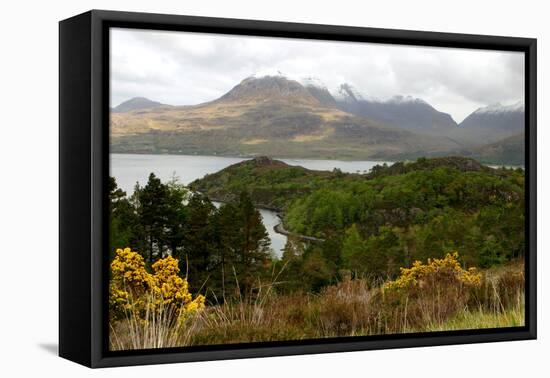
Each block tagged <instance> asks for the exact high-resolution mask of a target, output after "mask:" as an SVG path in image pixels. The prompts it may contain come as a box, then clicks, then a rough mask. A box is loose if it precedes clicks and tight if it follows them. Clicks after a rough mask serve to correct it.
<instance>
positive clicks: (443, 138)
mask: <svg viewBox="0 0 550 378" xmlns="http://www.w3.org/2000/svg"><path fill="white" fill-rule="evenodd" d="M523 113H524V110H523V107H522V104H516V105H514V106H502V105H492V106H490V107H487V108H481V109H478V110H477V111H476V112H474V113H472V114H471V115H470V116H469V117H467V118H466V119H465V120H464V121H463V122H462V123H461V124H457V123H456V122H455V121H454V120H453V119H452V117H451V116H450V115H449V114H446V113H443V112H440V111H438V110H436V109H435V108H434V107H433V106H431V105H430V104H428V103H427V102H426V101H424V100H422V99H418V98H413V97H409V96H395V97H392V98H390V99H388V100H384V101H382V100H379V99H376V98H371V97H367V96H363V95H362V94H360V93H359V92H358V91H357V90H355V89H354V88H353V86H351V85H350V84H342V85H340V86H339V87H338V89H337V90H336V91H333V92H331V91H329V90H328V89H327V88H326V87H325V86H323V85H322V84H321V83H320V82H319V81H318V80H316V79H313V78H307V79H304V80H300V81H297V80H292V79H289V78H287V77H284V76H282V75H276V76H262V77H254V76H252V77H248V78H246V79H244V80H242V81H241V82H240V83H239V84H237V85H236V86H235V87H233V88H232V89H231V90H230V91H229V92H227V93H226V94H224V95H222V96H221V97H219V98H218V99H214V100H213V101H210V102H206V103H203V104H199V105H193V106H169V105H165V104H161V103H159V102H156V101H150V100H148V99H146V98H134V99H131V100H129V101H127V102H124V103H122V104H120V105H119V106H117V107H115V108H114V109H112V112H111V136H112V138H111V151H112V152H136V153H181V154H215V155H228V156H256V155H271V156H280V157H296V158H300V157H301V158H331V159H381V160H383V159H387V160H392V159H393V160H394V159H403V158H415V157H418V156H440V155H448V154H453V153H456V154H463V155H468V156H474V157H476V156H478V154H480V153H481V152H483V154H481V155H480V156H484V158H483V159H484V161H488V162H491V159H492V157H491V151H493V152H496V151H498V153H499V154H500V156H499V158H498V159H494V160H495V162H496V160H498V162H499V163H500V162H502V160H503V159H504V161H505V162H506V163H507V164H522V161H517V160H518V159H517V156H518V154H517V153H514V154H513V155H514V156H515V157H514V158H513V159H510V161H507V158H506V156H502V154H503V153H504V155H506V151H507V150H506V149H502V148H500V149H499V148H497V147H496V146H497V145H498V142H499V141H500V140H503V141H504V140H505V139H507V138H512V139H513V140H514V141H517V140H518V139H519V138H521V136H522V133H523ZM514 138H515V139H514ZM480 141H482V143H480ZM483 144H487V145H489V144H492V145H493V146H492V147H491V148H489V147H488V148H487V149H483V146H482V145H483ZM514 146H516V147H517V143H516V144H514ZM503 151H504V152H503ZM516 152H517V151H516ZM512 160H514V161H512Z"/></svg>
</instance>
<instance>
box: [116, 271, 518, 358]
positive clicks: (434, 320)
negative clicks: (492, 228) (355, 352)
mask: <svg viewBox="0 0 550 378" xmlns="http://www.w3.org/2000/svg"><path fill="white" fill-rule="evenodd" d="M276 278H277V277H275V279H274V280H273V282H270V283H267V284H261V283H259V282H258V284H257V285H256V287H255V289H254V292H253V293H252V292H251V293H248V295H246V296H243V297H239V298H237V299H235V300H227V301H225V302H224V303H221V304H220V303H214V304H210V305H207V306H206V307H205V309H204V310H203V311H201V312H199V313H198V314H196V315H195V316H194V317H193V318H191V319H186V320H185V321H183V322H181V321H177V319H178V314H175V313H172V312H170V311H165V312H162V311H160V312H157V313H149V314H147V315H146V316H145V321H143V320H141V319H140V318H139V316H138V314H133V313H131V312H129V316H128V317H127V318H126V319H123V320H122V321H119V322H116V323H115V324H114V325H113V326H112V328H111V347H112V348H113V349H140V348H158V347H170V346H188V345H207V344H227V343H243V342H259V341H281V340H299V339H309V338H326V337H335V336H358V335H375V334H393V333H406V332H429V331H444V330H457V329H478V328H495V327H513V326H520V325H523V324H524V321H525V320H524V312H525V306H524V300H525V296H524V290H525V284H524V283H525V278H524V274H523V262H520V261H517V262H514V263H512V264H510V265H507V266H505V267H501V268H495V269H489V270H487V271H484V272H482V278H481V283H480V284H479V285H476V287H473V288H472V287H465V286H463V285H462V286H461V285H458V284H456V285H455V284H452V285H451V284H447V285H442V284H437V283H434V286H433V287H432V289H430V290H427V289H426V288H423V289H422V290H420V292H405V293H404V294H401V295H394V294H391V295H390V294H388V292H387V291H385V290H384V289H383V287H384V285H381V284H380V283H376V282H371V281H369V280H366V279H354V280H350V279H346V280H344V281H343V282H340V283H339V284H336V285H333V286H329V287H326V288H324V289H323V290H322V291H321V292H320V293H318V294H311V293H301V292H298V293H293V294H288V295H278V294H277V293H276V290H275V287H276V285H277V282H276ZM153 299H154V298H151V300H153Z"/></svg>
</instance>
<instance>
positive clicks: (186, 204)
mask: <svg viewBox="0 0 550 378" xmlns="http://www.w3.org/2000/svg"><path fill="white" fill-rule="evenodd" d="M524 62H525V57H524V54H523V53H519V52H509V51H497V50H469V49H459V48H439V47H437V48H436V47H427V46H410V45H391V44H376V43H364V42H342V41H322V40H304V39H289V38H287V39H285V38H272V37H254V36H232V35H222V34H207V33H191V32H176V31H155V30H137V29H118V28H111V29H110V123H109V146H110V177H109V198H108V201H109V211H110V222H109V249H108V251H106V253H108V254H109V256H108V260H109V266H108V269H109V298H108V323H109V324H108V327H109V348H110V350H111V351H128V350H139V349H154V348H173V347H196V346H205V345H227V344H246V343H258V342H260V343H270V342H290V341H292V342H293V341H304V340H319V339H329V338H342V337H349V338H353V337H363V336H374V335H378V336H379V335H395V334H403V335H405V334H413V333H414V334H418V333H429V332H438V331H458V330H479V329H493V328H506V327H521V326H524V325H525V264H524V260H525V252H526V246H525V204H526V202H525V176H526V172H525V164H526V163H525V106H524V101H525V66H524Z"/></svg>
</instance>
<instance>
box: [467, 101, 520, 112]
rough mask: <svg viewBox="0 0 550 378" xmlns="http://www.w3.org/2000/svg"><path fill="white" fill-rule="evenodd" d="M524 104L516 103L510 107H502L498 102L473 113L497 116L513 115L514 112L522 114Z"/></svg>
mask: <svg viewBox="0 0 550 378" xmlns="http://www.w3.org/2000/svg"><path fill="white" fill-rule="evenodd" d="M524 111H525V103H524V102H523V101H518V102H516V103H514V104H511V105H502V104H501V103H500V102H497V103H496V104H492V105H489V106H486V107H483V108H479V109H477V110H476V111H475V113H477V114H498V113H514V112H524Z"/></svg>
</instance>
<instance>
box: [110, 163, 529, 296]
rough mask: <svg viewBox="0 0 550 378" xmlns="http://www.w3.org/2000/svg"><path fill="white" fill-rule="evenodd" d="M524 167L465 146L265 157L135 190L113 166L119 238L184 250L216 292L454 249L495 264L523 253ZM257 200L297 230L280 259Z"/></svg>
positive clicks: (315, 283) (188, 270)
mask: <svg viewBox="0 0 550 378" xmlns="http://www.w3.org/2000/svg"><path fill="white" fill-rule="evenodd" d="M524 178H525V176H524V172H523V170H521V169H504V168H502V169H491V168H488V167H485V166H483V165H480V164H479V163H477V162H476V161H474V160H471V159H465V158H437V159H418V160H417V161H416V162H411V163H396V164H393V165H392V166H384V165H381V166H377V167H375V168H374V169H373V170H372V171H371V172H370V173H365V174H346V173H342V172H340V171H338V170H335V171H333V172H319V171H310V170H307V169H305V168H302V167H294V166H289V165H286V164H285V163H282V162H279V161H277V160H272V159H269V158H256V159H252V160H248V161H245V162H243V163H239V164H236V165H234V166H231V167H228V168H226V169H225V170H222V171H220V172H218V173H216V174H213V175H207V176H206V177H205V178H203V179H201V180H197V181H196V182H194V183H192V184H191V185H190V188H191V189H192V190H191V189H189V188H186V187H184V186H182V185H180V184H178V183H177V181H175V180H172V181H170V182H166V183H163V182H161V181H160V180H159V179H158V178H157V177H155V175H154V174H151V175H150V176H149V180H148V182H147V184H146V185H145V186H139V185H136V187H135V190H134V193H133V194H132V195H131V196H127V195H126V193H124V192H123V191H122V190H120V189H118V188H117V185H116V182H115V180H114V179H113V178H111V190H110V200H111V211H112V219H111V236H110V237H111V245H112V248H111V249H112V251H114V250H115V249H116V248H120V247H125V246H131V247H132V249H134V250H136V251H138V252H139V253H140V254H141V255H142V256H143V257H144V259H145V261H146V262H147V264H148V265H149V266H150V265H151V264H153V263H154V262H155V261H156V260H158V259H160V258H162V257H165V256H168V255H171V256H173V257H175V258H177V259H178V260H179V264H180V270H181V272H182V274H185V276H186V277H187V279H188V281H189V283H190V286H191V290H192V291H193V292H201V293H203V294H204V295H206V297H207V303H208V302H210V303H213V302H216V303H220V302H222V301H225V300H228V299H230V298H235V297H239V298H242V296H248V295H254V293H257V292H258V290H260V289H261V287H262V283H263V282H271V281H273V278H274V277H275V276H276V277H277V281H278V285H277V287H276V288H275V290H276V291H278V292H280V293H293V292H319V291H320V290H322V289H323V288H324V287H326V286H328V285H333V284H336V283H338V282H341V281H342V280H343V279H345V278H346V277H347V278H349V277H351V278H365V277H368V278H369V279H375V280H387V279H394V278H396V277H397V276H398V275H399V273H400V268H401V267H409V266H411V265H412V263H413V262H414V261H416V260H421V261H426V260H427V259H428V258H442V257H444V256H445V255H446V254H447V253H449V252H451V251H457V252H458V254H459V256H460V262H461V264H462V265H464V266H476V267H479V268H489V267H495V266H500V265H503V264H506V263H507V262H509V261H512V260H517V259H518V258H521V257H522V256H523V254H524V250H525V238H524V211H525V207H524ZM211 199H213V200H214V199H215V200H221V201H223V204H222V205H221V206H220V207H219V208H217V207H216V206H214V205H213V204H212V202H211ZM255 206H256V207H257V206H265V207H270V208H275V209H278V210H279V211H281V213H282V214H283V224H284V227H285V228H286V229H287V230H289V231H290V232H291V233H292V234H293V235H295V236H290V237H289V240H288V242H287V245H286V247H285V251H284V254H283V256H282V258H281V259H277V258H276V257H275V256H274V255H273V254H272V252H271V250H270V247H269V243H270V242H269V237H268V234H267V232H266V229H265V227H264V225H263V224H262V221H261V216H260V214H259V212H258V210H257V209H256V207H255ZM300 235H308V236H314V237H316V238H318V239H321V241H317V242H304V241H303V239H301V238H300Z"/></svg>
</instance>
